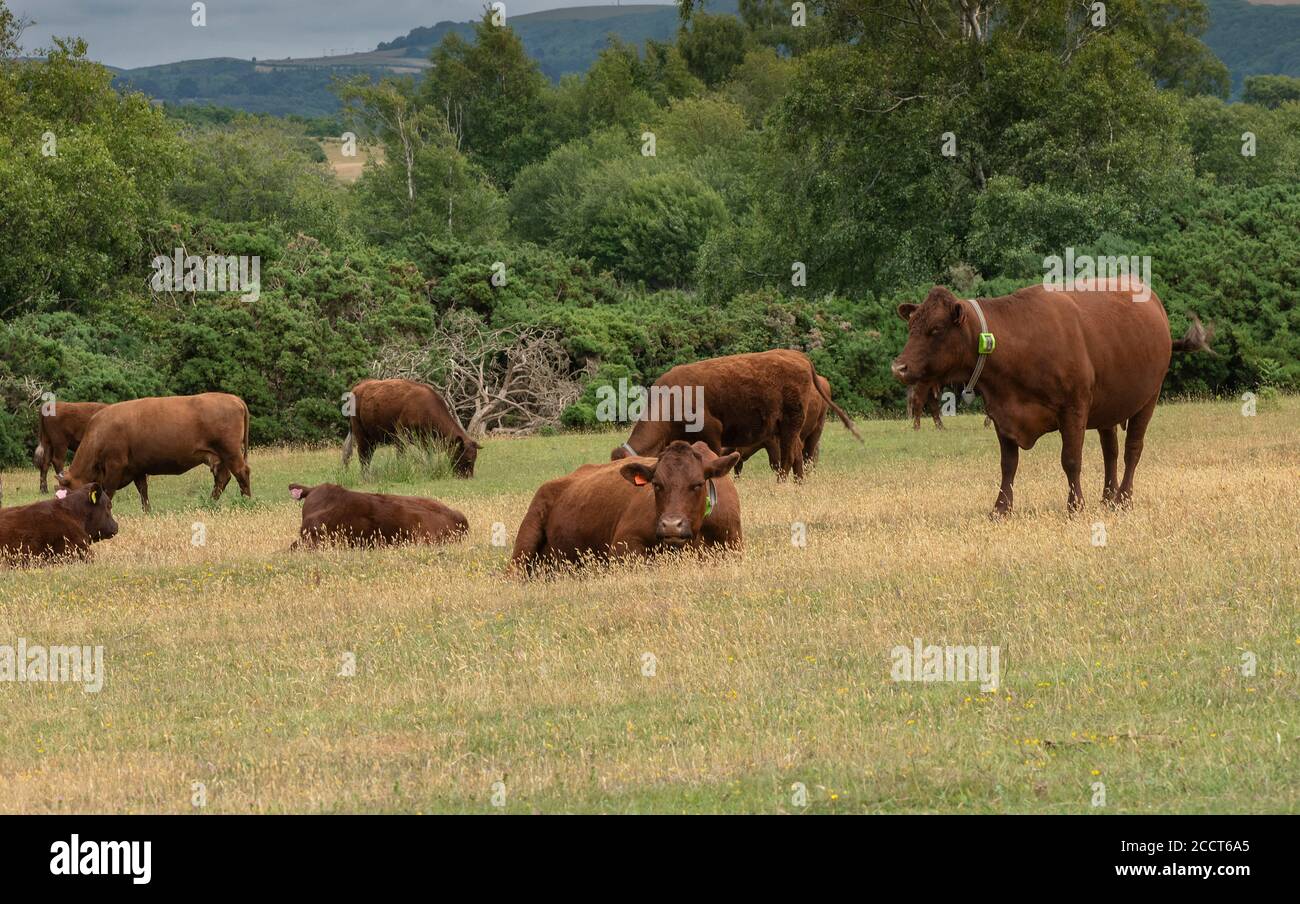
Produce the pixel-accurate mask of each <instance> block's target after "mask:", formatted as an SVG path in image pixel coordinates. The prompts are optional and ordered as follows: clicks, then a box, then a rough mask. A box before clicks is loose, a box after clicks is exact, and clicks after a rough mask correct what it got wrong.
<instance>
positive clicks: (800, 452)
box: [0, 286, 1212, 571]
mask: <svg viewBox="0 0 1300 904" xmlns="http://www.w3.org/2000/svg"><path fill="white" fill-rule="evenodd" d="M898 314H899V316H900V317H901V318H902V319H903V320H905V321H906V322H907V324H908V338H907V342H906V345H905V346H904V348H903V350H902V353H901V354H900V355H899V356H898V358H897V359H895V361H894V362H893V365H892V369H893V373H894V375H895V376H896V377H897V378H898V379H899V380H901V381H902V382H903V383H905V384H907V385H908V386H909V408H910V409H911V411H912V413H913V415H914V418H915V422H914V423H915V425H916V426H919V422H920V411H921V410H927V411H930V413H931V414H932V416H933V417H934V419H935V423H936V425H938V426H942V422H941V420H940V417H939V411H938V407H937V400H938V398H939V394H940V391H941V389H942V387H945V386H962V387H964V393H963V395H964V397H965V398H967V399H968V400H969V399H971V398H973V397H974V396H975V395H979V396H981V397H982V398H983V400H984V407H985V411H986V412H987V417H988V422H991V423H992V425H993V426H994V428H995V430H996V433H997V437H998V442H999V445H1000V447H1001V456H1002V482H1001V486H1000V488H999V491H998V496H997V500H996V502H995V504H994V508H993V512H992V514H993V515H995V516H998V515H1004V514H1006V513H1007V512H1009V511H1010V509H1011V505H1012V484H1013V482H1014V479H1015V474H1016V467H1017V464H1018V461H1019V452H1020V450H1021V449H1030V448H1032V447H1033V446H1034V444H1035V443H1036V442H1037V440H1038V439H1039V438H1040V437H1042V436H1043V435H1044V434H1046V433H1049V432H1060V434H1061V439H1062V450H1061V465H1062V468H1063V469H1064V471H1065V475H1066V478H1067V481H1068V483H1069V500H1068V506H1069V509H1070V511H1072V512H1073V511H1077V510H1078V509H1079V508H1080V507H1081V506H1082V504H1083V491H1082V488H1081V485H1080V467H1081V460H1082V450H1083V439H1084V434H1085V432H1086V431H1087V430H1096V431H1097V432H1098V434H1099V436H1100V438H1101V447H1102V453H1103V459H1104V471H1105V480H1104V485H1103V494H1102V498H1103V501H1105V502H1107V503H1111V504H1125V503H1127V502H1128V501H1129V500H1130V499H1131V497H1132V492H1133V472H1134V470H1135V469H1136V467H1137V463H1138V459H1139V458H1140V457H1141V454H1142V448H1143V437H1144V434H1145V432H1146V428H1147V424H1148V423H1149V421H1150V419H1151V415H1152V413H1153V412H1154V410H1155V406H1156V401H1157V399H1158V398H1159V395H1160V387H1161V384H1162V382H1163V380H1164V376H1165V373H1166V371H1167V370H1168V368H1169V362H1170V359H1171V356H1172V353H1173V352H1175V351H1179V352H1187V351H1200V350H1204V351H1209V345H1208V343H1209V339H1210V338H1211V335H1212V334H1211V333H1210V332H1209V331H1207V330H1205V329H1204V328H1203V327H1202V326H1201V325H1200V323H1199V321H1196V320H1195V319H1193V324H1192V326H1191V328H1190V329H1189V330H1188V332H1187V334H1186V335H1185V336H1184V337H1183V338H1182V339H1179V340H1177V341H1174V340H1172V339H1171V337H1170V335H1169V321H1168V317H1167V315H1166V313H1165V310H1164V307H1163V305H1162V304H1161V302H1160V300H1159V299H1158V298H1157V297H1155V295H1154V293H1151V294H1150V295H1149V297H1148V299H1147V300H1145V301H1141V300H1139V295H1138V294H1137V290H1136V289H1134V290H1131V291H1106V290H1103V289H1100V288H1096V287H1091V286H1085V287H1082V288H1081V289H1076V290H1073V291H1060V290H1056V291H1053V290H1049V289H1047V288H1045V287H1042V286H1033V287H1030V288H1027V289H1021V290H1020V291H1017V292H1015V293H1013V294H1011V295H1007V296H1002V297H999V298H985V299H976V300H963V299H959V298H957V297H956V296H954V295H953V294H952V293H951V292H949V291H948V290H947V289H944V288H938V287H936V288H935V289H933V290H931V292H930V293H929V295H928V296H927V297H926V299H925V301H924V302H923V303H922V304H919V305H917V304H905V305H901V306H900V307H899V309H898ZM655 386H657V387H683V388H694V389H696V391H700V392H702V397H703V400H704V413H703V419H702V422H700V423H694V424H691V425H688V424H687V423H686V422H685V421H684V420H683V419H680V418H678V419H650V418H642V419H640V420H638V421H637V422H636V423H635V425H634V426H633V429H632V432H631V435H630V436H629V437H628V440H627V442H625V443H623V444H622V445H621V446H619V447H618V448H616V449H614V450H613V453H612V454H611V460H610V461H608V462H604V463H599V464H586V465H583V466H582V467H580V468H578V469H577V470H576V471H574V472H572V473H571V474H569V475H567V476H564V477H560V478H558V479H554V480H549V481H547V482H546V483H544V484H542V486H541V487H540V488H539V489H538V490H537V492H536V493H535V495H534V496H533V500H532V504H531V505H530V506H529V507H528V511H527V513H526V514H525V516H524V519H523V522H522V523H521V524H520V527H519V530H518V532H517V534H516V542H515V546H514V553H513V556H512V562H513V565H514V567H515V568H516V569H520V570H525V571H528V570H532V569H534V568H536V567H537V566H542V565H549V564H557V563H561V562H579V561H582V560H584V559H586V558H588V557H594V558H610V557H623V556H638V555H644V554H648V553H650V552H652V551H655V550H658V549H682V548H687V549H708V548H735V547H738V546H739V545H740V543H741V517H740V498H739V494H738V493H737V491H736V487H735V484H734V483H733V482H732V480H731V479H730V477H728V474H729V472H731V471H733V469H734V471H735V473H736V474H739V473H740V470H741V466H742V464H743V462H744V461H745V460H746V459H747V458H749V457H750V456H751V455H753V454H755V453H756V452H757V451H758V450H759V449H763V450H765V451H766V452H767V455H768V460H769V462H770V464H771V466H772V469H773V470H774V471H776V474H777V479H778V480H783V479H785V478H786V477H787V476H788V475H789V474H791V473H793V474H794V476H795V478H796V480H801V479H802V478H803V477H804V474H805V469H806V468H807V467H809V466H811V465H812V464H814V463H815V462H816V460H817V456H818V449H819V446H820V440H821V434H822V429H823V427H824V425H825V422H826V418H827V415H828V414H829V413H830V412H834V413H835V415H836V416H837V417H838V418H839V419H840V420H841V421H842V422H843V424H844V426H845V427H846V428H848V430H849V431H851V432H852V433H853V435H854V436H855V437H857V436H858V433H857V430H856V429H855V427H854V425H853V422H852V420H851V419H850V418H849V416H848V415H847V414H845V412H844V411H843V410H842V409H841V408H840V407H839V406H838V405H836V404H835V402H834V401H832V399H831V387H830V384H829V383H828V382H827V381H826V379H825V378H824V377H822V376H820V375H819V374H817V372H816V370H815V368H814V367H813V364H812V362H811V361H809V359H808V358H807V357H806V356H805V355H803V354H802V353H800V352H796V351H789V350H775V351H768V352H760V353H755V354H743V355H730V356H727V357H723V358H713V359H710V360H706V361H699V362H696V363H693V364H686V365H681V366H679V367H675V368H673V369H672V370H670V371H668V372H667V373H665V374H664V375H663V376H662V377H660V378H659V380H658V381H656V383H655ZM352 395H353V401H354V406H353V409H354V410H353V412H352V414H351V416H350V424H349V431H348V437H347V439H346V441H345V442H344V446H343V463H344V465H345V466H346V465H347V463H348V461H349V459H350V457H351V454H352V452H353V451H354V450H355V451H356V452H357V454H358V456H359V459H360V462H361V467H362V469H363V471H364V470H365V469H366V468H367V467H368V465H369V463H370V459H371V456H372V455H373V454H374V450H375V448H376V447H377V446H379V445H381V444H384V443H389V442H393V441H395V440H397V439H399V438H404V437H408V436H422V437H431V438H436V439H438V440H439V441H441V442H443V443H445V444H447V445H448V447H449V449H450V454H451V457H452V461H453V466H454V469H455V472H456V474H457V475H458V476H461V477H467V478H468V477H472V476H473V474H474V466H475V462H476V461H477V458H478V454H479V451H480V446H479V444H478V443H477V442H475V441H474V440H473V439H471V438H470V437H469V435H468V434H467V433H466V432H465V430H464V429H463V428H462V426H461V424H460V423H459V422H458V421H457V419H456V417H455V415H454V414H453V413H452V411H451V409H450V408H449V407H448V406H447V404H446V402H445V401H444V400H443V398H442V397H441V396H440V395H439V394H438V392H437V391H436V390H434V389H433V388H432V387H429V386H426V385H424V384H421V383H415V382H412V381H408V380H365V381H362V382H361V383H359V384H358V385H357V386H355V387H354V388H353V390H352ZM248 423H249V416H248V406H247V405H245V404H244V402H243V400H241V399H239V398H238V397H236V396H233V395H228V394H226V393H216V392H214V393H205V394H202V395H196V396H178V397H170V398H148V399H135V400H132V401H127V402H119V403H116V404H112V405H105V404H100V403H95V402H79V403H78V402H58V403H57V404H56V405H55V406H54V407H53V410H52V411H49V412H48V413H46V412H43V413H42V417H41V418H40V434H39V437H38V441H37V446H36V452H35V455H34V461H35V464H36V466H37V467H38V468H39V469H40V487H41V492H42V493H47V492H48V483H47V476H48V472H49V470H50V469H51V468H53V469H54V471H55V475H56V478H57V480H58V484H59V489H58V491H57V493H56V496H55V498H53V499H50V500H47V501H42V502H36V503H32V504H30V505H24V506H16V507H12V508H0V558H2V559H4V560H5V561H6V562H10V563H15V562H23V561H31V560H39V559H46V558H52V557H70V556H79V557H82V558H84V557H86V555H87V554H88V551H89V549H90V545H91V544H92V543H94V542H96V541H99V540H105V539H108V538H111V537H113V536H114V535H115V534H116V533H117V530H118V526H117V523H116V521H115V520H114V518H113V515H112V497H113V494H114V493H115V492H117V491H118V490H120V489H123V488H125V487H126V486H128V485H130V484H135V487H136V489H137V491H138V492H139V494H140V502H141V506H142V508H143V509H144V510H145V511H146V512H147V511H149V482H148V481H149V477H150V476H151V475H162V474H182V473H185V472H186V471H189V470H190V469H192V468H195V467H198V466H199V465H207V467H208V468H210V469H211V471H212V477H213V489H212V498H213V499H218V498H220V496H221V494H222V492H223V491H224V490H225V488H226V485H227V484H228V483H229V481H230V478H231V477H234V478H235V480H236V481H237V483H238V485H239V490H240V492H241V493H242V494H243V495H245V496H251V495H252V486H251V482H250V472H249V466H248ZM1121 426H1122V427H1123V428H1124V430H1125V443H1124V475H1123V480H1122V481H1120V480H1119V479H1118V468H1117V462H1118V456H1119V442H1118V435H1117V430H1118V428H1119V427H1121ZM858 438H859V440H860V439H861V438H860V437H858ZM69 452H73V453H75V454H74V456H73V459H72V463H71V464H70V465H67V466H66V467H65V464H66V460H67V455H68V453H69ZM289 490H290V495H291V496H292V497H293V498H294V499H297V500H299V501H300V502H301V503H302V522H301V526H300V529H299V539H298V541H297V542H295V543H294V547H295V548H301V547H313V546H316V545H318V544H321V543H324V542H337V543H350V544H362V545H382V544H389V543H397V542H423V543H441V542H447V541H451V540H456V539H459V538H461V537H464V536H465V535H466V534H467V533H468V530H469V522H468V521H467V520H466V518H465V516H464V515H463V514H462V513H460V512H458V511H456V510H454V509H451V508H449V507H448V506H446V505H443V504H442V503H441V502H438V501H436V500H433V499H424V498H420V497H414V496H395V495H388V494H381V493H361V492H355V491H353V490H349V489H346V488H344V487H341V486H338V485H336V484H321V485H319V486H314V487H309V486H303V485H301V484H296V483H295V484H291V485H290V487H289Z"/></svg>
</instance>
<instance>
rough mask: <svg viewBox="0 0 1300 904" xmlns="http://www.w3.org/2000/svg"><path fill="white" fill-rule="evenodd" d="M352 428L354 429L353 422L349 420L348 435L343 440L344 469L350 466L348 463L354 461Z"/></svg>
mask: <svg viewBox="0 0 1300 904" xmlns="http://www.w3.org/2000/svg"><path fill="white" fill-rule="evenodd" d="M352 427H353V422H352V421H351V420H349V421H348V435H347V436H345V437H344V438H343V467H344V468H346V467H347V466H348V462H350V461H351V460H352Z"/></svg>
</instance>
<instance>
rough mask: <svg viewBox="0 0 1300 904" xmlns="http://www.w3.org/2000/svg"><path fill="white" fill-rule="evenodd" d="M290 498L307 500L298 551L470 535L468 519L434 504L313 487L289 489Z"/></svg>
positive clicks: (295, 485)
mask: <svg viewBox="0 0 1300 904" xmlns="http://www.w3.org/2000/svg"><path fill="white" fill-rule="evenodd" d="M289 495H291V496H293V498H294V499H298V500H303V506H302V527H301V529H300V530H299V534H300V537H301V539H299V540H298V541H296V542H295V543H294V544H293V548H294V549H297V548H298V547H299V546H300V545H301V546H306V547H313V546H316V545H318V544H320V543H325V542H337V543H341V544H344V545H348V546H385V545H389V544H394V543H446V542H449V541H452V540H459V539H461V538H462V537H464V536H465V534H466V533H468V532H469V521H468V520H467V519H466V518H465V516H464V515H462V514H461V513H460V512H458V511H456V510H455V509H453V508H449V507H448V506H445V505H443V504H442V503H441V502H439V501H438V500H436V499H424V498H422V497H420V496H390V495H388V494H386V493H357V492H354V491H352V490H349V489H347V488H345V487H341V486H339V485H338V484H335V483H322V484H319V485H317V486H314V487H307V486H303V485H302V484H300V483H291V484H289Z"/></svg>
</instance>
